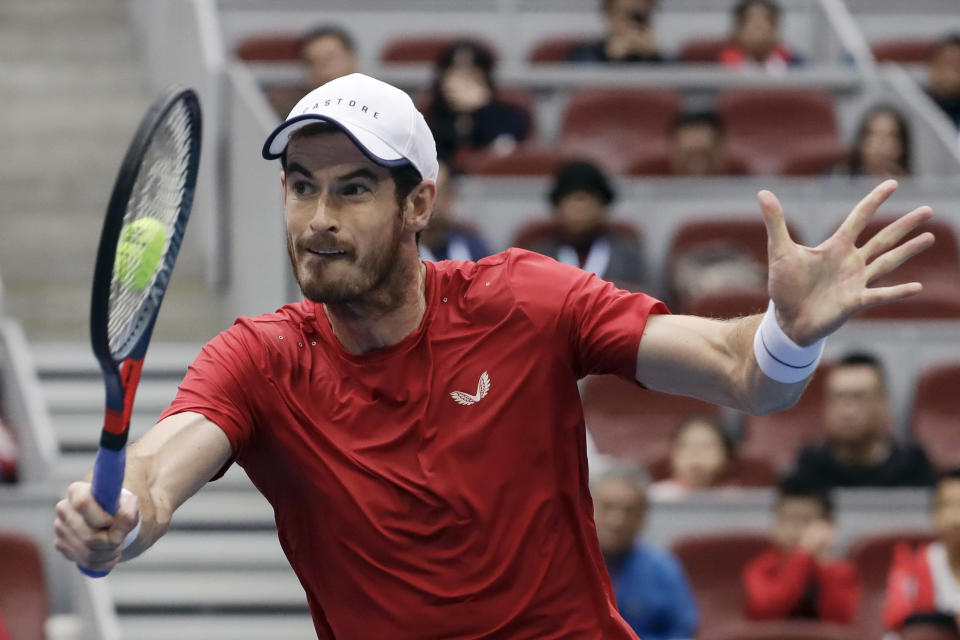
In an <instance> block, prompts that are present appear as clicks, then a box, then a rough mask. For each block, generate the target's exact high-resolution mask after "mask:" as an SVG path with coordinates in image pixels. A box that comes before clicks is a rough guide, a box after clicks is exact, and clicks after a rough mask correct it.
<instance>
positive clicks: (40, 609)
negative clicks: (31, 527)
mask: <svg viewBox="0 0 960 640" xmlns="http://www.w3.org/2000/svg"><path fill="white" fill-rule="evenodd" d="M48 615H49V604H48V602H47V587H46V578H45V576H44V572H43V559H42V558H41V556H40V549H39V548H38V546H37V544H36V543H35V542H34V541H33V540H32V539H30V538H28V537H27V536H24V535H21V534H19V533H13V532H0V619H2V620H3V623H4V625H5V626H6V628H7V631H8V632H9V633H10V636H11V637H12V638H14V639H15V640H43V639H44V638H45V637H46V636H45V632H44V625H45V624H46V620H47V616H48Z"/></svg>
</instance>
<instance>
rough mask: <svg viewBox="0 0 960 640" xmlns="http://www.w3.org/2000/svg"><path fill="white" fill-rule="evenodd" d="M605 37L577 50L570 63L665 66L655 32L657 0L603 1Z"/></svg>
mask: <svg viewBox="0 0 960 640" xmlns="http://www.w3.org/2000/svg"><path fill="white" fill-rule="evenodd" d="M602 7H603V20H604V22H606V25H607V33H606V35H605V36H604V37H603V38H602V39H601V40H598V41H596V42H591V43H589V44H585V45H582V46H580V47H576V48H574V49H573V50H572V51H571V52H570V53H569V54H568V56H567V60H569V61H570V62H663V56H662V55H661V54H660V51H659V49H658V47H657V36H656V34H655V33H654V31H653V13H654V10H655V9H656V8H657V0H603V4H602Z"/></svg>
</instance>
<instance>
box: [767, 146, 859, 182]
mask: <svg viewBox="0 0 960 640" xmlns="http://www.w3.org/2000/svg"><path fill="white" fill-rule="evenodd" d="M849 157H850V153H849V152H848V151H847V150H846V149H844V148H843V147H838V146H836V145H835V144H833V143H830V144H827V145H826V146H825V147H822V148H819V149H818V148H816V147H813V148H801V149H796V150H792V151H791V153H788V154H787V155H785V156H784V158H783V160H782V162H781V165H780V174H781V175H784V176H820V175H824V174H827V173H830V172H831V171H832V170H833V169H835V168H836V167H837V165H840V164H842V163H844V162H846V161H847V160H848V159H849Z"/></svg>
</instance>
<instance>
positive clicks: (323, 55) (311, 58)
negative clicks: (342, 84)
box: [300, 25, 358, 90]
mask: <svg viewBox="0 0 960 640" xmlns="http://www.w3.org/2000/svg"><path fill="white" fill-rule="evenodd" d="M300 57H301V59H302V60H303V65H304V68H305V71H306V78H307V84H308V85H309V87H310V88H309V90H313V89H315V88H316V87H319V86H320V85H322V84H326V83H327V82H330V81H331V80H333V79H335V78H339V77H340V76H345V75H349V74H351V73H355V72H356V71H357V70H358V65H357V50H356V47H355V46H354V43H353V38H351V37H350V34H348V33H347V32H346V31H344V30H343V29H341V28H339V27H334V26H330V25H324V26H321V27H317V28H316V29H313V30H312V31H310V32H309V33H307V34H306V35H305V36H304V37H303V40H302V41H301V43H300Z"/></svg>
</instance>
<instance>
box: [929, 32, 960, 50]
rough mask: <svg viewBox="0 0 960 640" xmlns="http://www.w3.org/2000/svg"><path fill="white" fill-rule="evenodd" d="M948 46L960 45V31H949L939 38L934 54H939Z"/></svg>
mask: <svg viewBox="0 0 960 640" xmlns="http://www.w3.org/2000/svg"><path fill="white" fill-rule="evenodd" d="M947 47H960V32H954V33H948V34H947V35H945V36H943V37H942V38H938V39H937V42H936V44H935V45H934V47H933V55H937V54H938V53H940V51H941V50H942V49H946V48H947Z"/></svg>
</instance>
